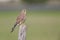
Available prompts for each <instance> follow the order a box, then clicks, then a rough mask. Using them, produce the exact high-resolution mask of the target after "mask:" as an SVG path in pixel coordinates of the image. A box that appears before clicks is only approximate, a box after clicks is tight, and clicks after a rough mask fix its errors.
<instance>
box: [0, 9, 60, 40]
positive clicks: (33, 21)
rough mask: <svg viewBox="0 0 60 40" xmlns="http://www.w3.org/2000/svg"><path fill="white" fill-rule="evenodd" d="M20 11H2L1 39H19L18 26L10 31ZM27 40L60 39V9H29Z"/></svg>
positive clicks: (0, 22) (0, 16) (0, 21)
mask: <svg viewBox="0 0 60 40" xmlns="http://www.w3.org/2000/svg"><path fill="white" fill-rule="evenodd" d="M19 13H20V11H0V40H18V28H19V27H16V28H15V31H14V32H13V33H10V31H11V28H12V27H13V25H14V23H15V21H16V17H17V16H18V15H19ZM25 23H26V26H27V28H28V29H27V40H60V11H51V10H50V11H30V10H27V19H26V22H25Z"/></svg>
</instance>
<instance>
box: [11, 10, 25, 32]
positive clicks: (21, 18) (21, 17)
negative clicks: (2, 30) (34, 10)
mask: <svg viewBox="0 0 60 40" xmlns="http://www.w3.org/2000/svg"><path fill="white" fill-rule="evenodd" d="M25 20H26V9H23V10H22V11H21V12H20V14H19V16H18V17H17V18H16V22H15V24H14V26H13V27H12V30H11V32H13V31H14V29H15V27H16V26H17V25H21V24H23V23H24V22H25Z"/></svg>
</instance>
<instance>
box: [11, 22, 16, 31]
mask: <svg viewBox="0 0 60 40" xmlns="http://www.w3.org/2000/svg"><path fill="white" fill-rule="evenodd" d="M16 26H17V23H16V24H15V25H14V27H13V28H12V30H11V32H13V31H14V29H15V27H16Z"/></svg>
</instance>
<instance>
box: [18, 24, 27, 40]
mask: <svg viewBox="0 0 60 40" xmlns="http://www.w3.org/2000/svg"><path fill="white" fill-rule="evenodd" d="M26 30H27V27H26V25H25V24H21V25H20V26H19V32H18V40H26Z"/></svg>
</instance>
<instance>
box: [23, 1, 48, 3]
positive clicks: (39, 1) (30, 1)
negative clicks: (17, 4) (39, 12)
mask: <svg viewBox="0 0 60 40" xmlns="http://www.w3.org/2000/svg"><path fill="white" fill-rule="evenodd" d="M22 1H23V2H27V3H45V2H46V1H48V0H22Z"/></svg>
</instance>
